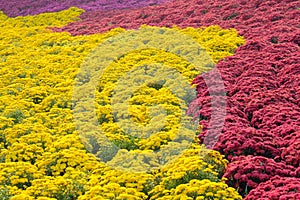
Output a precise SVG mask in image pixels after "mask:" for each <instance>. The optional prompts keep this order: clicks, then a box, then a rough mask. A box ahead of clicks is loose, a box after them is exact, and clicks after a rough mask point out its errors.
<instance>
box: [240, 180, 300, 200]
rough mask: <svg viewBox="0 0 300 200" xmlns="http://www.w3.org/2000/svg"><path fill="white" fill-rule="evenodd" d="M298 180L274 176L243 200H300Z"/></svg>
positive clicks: (299, 181)
mask: <svg viewBox="0 0 300 200" xmlns="http://www.w3.org/2000/svg"><path fill="white" fill-rule="evenodd" d="M299 190H300V180H299V179H297V178H289V177H280V176H274V177H273V178H271V179H270V180H269V181H267V182H265V183H261V184H260V185H259V186H258V187H257V188H256V189H254V190H252V191H251V192H250V193H249V194H248V195H247V197H246V198H245V200H257V199H258V198H257V197H260V198H259V199H260V200H270V199H272V200H290V199H300V194H299Z"/></svg>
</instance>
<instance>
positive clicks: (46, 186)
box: [0, 8, 244, 200]
mask: <svg viewBox="0 0 300 200" xmlns="http://www.w3.org/2000/svg"><path fill="white" fill-rule="evenodd" d="M82 12H83V10H81V9H77V8H70V9H68V10H64V11H61V12H57V13H46V14H40V15H35V16H26V17H17V18H9V17H7V16H6V15H4V14H3V13H1V15H0V19H1V20H0V29H1V33H0V38H1V39H0V43H1V49H0V53H1V57H0V75H1V82H0V84H1V89H0V110H1V117H0V148H1V153H0V160H1V163H0V182H1V186H0V194H1V198H2V199H15V200H18V199H40V200H42V199H48V200H50V199H82V200H83V199H149V198H152V199H156V197H157V198H158V197H162V196H164V195H163V194H164V193H166V194H167V193H168V195H171V194H174V195H175V193H176V195H180V193H182V195H183V196H184V194H185V193H186V191H185V190H182V189H180V185H182V187H186V186H191V187H192V188H193V190H196V188H201V186H200V185H202V183H203V184H204V185H205V187H204V188H202V190H199V191H197V194H196V193H194V192H191V194H188V196H190V197H192V198H193V197H195V196H199V198H200V199H201V197H205V198H206V196H207V195H208V196H207V198H208V199H209V198H211V197H212V196H216V197H217V196H221V197H224V199H226V198H229V196H233V197H234V198H235V199H240V198H241V197H240V196H239V195H238V193H237V192H236V191H235V190H234V189H233V188H230V187H228V186H227V185H226V184H225V183H224V179H222V175H223V173H224V171H225V168H226V166H227V161H226V160H225V159H224V157H223V156H222V155H221V154H220V153H218V152H216V151H211V150H207V149H205V148H204V147H203V146H200V145H198V144H197V143H195V142H194V143H193V145H192V146H191V147H190V148H187V147H188V146H187V145H188V144H189V143H188V141H185V142H184V140H185V137H190V133H188V134H186V135H185V132H184V131H183V134H181V136H180V137H182V138H180V139H181V140H182V141H183V144H180V143H179V142H176V140H175V141H173V139H174V138H176V136H177V135H178V128H179V124H180V123H179V122H180V121H179V119H180V116H182V114H181V113H180V112H181V108H180V106H179V105H180V100H179V99H177V98H176V96H175V95H174V94H172V92H171V91H170V90H169V89H167V88H165V87H164V84H172V82H171V80H167V81H166V82H165V83H163V84H160V85H159V84H157V83H156V82H157V81H158V80H154V82H153V84H147V85H144V86H142V87H141V88H140V90H137V91H134V94H133V96H132V97H131V98H130V101H129V107H130V109H129V114H130V117H131V119H132V121H133V123H136V124H137V125H139V126H147V124H148V125H149V124H153V123H154V122H153V120H152V121H151V115H150V117H149V114H151V112H152V111H153V110H151V109H150V106H152V105H153V104H156V105H160V106H161V107H162V108H163V109H164V110H165V111H166V114H167V115H166V120H165V123H161V124H159V120H157V122H156V123H158V124H156V125H157V126H161V127H162V129H161V130H160V129H159V131H157V130H154V131H153V130H152V132H151V127H149V129H150V132H151V133H153V134H151V136H150V139H147V138H142V139H139V138H135V137H133V136H131V135H130V134H125V132H124V131H122V129H120V127H119V126H117V125H116V123H114V121H113V119H114V116H113V112H112V105H111V102H110V100H111V97H110V96H111V93H112V92H113V91H114V90H113V88H114V86H117V85H118V84H119V86H120V89H123V88H122V83H118V82H117V81H116V80H118V79H119V78H120V75H122V73H123V72H122V71H121V69H124V70H129V69H131V67H132V66H138V65H142V64H145V63H146V62H145V60H146V58H147V57H149V55H150V54H151V55H152V57H150V58H151V59H150V62H161V63H165V64H166V65H170V66H172V68H174V70H178V71H179V72H180V73H181V74H183V75H184V77H187V79H188V82H189V83H191V82H192V80H193V78H194V77H195V76H196V75H197V74H198V73H199V71H197V70H195V66H192V65H190V64H188V63H187V61H185V60H183V59H182V58H178V57H176V56H174V55H171V54H170V53H167V52H163V51H159V50H142V51H139V52H132V53H131V54H127V55H125V56H124V57H123V58H120V59H118V60H116V61H115V62H114V63H113V64H112V65H111V66H110V67H109V68H107V73H106V74H104V76H103V77H102V79H101V81H100V82H99V85H98V89H97V93H96V100H95V102H96V108H97V116H98V120H99V126H100V127H102V128H103V130H105V131H104V134H105V135H107V137H108V138H109V139H110V140H111V142H113V143H115V144H116V146H118V147H119V148H120V149H119V150H118V152H116V153H117V154H116V155H117V156H116V157H115V158H114V159H112V160H110V161H109V162H110V163H104V162H101V161H99V159H98V158H97V155H104V154H103V152H101V151H100V152H99V149H97V148H94V149H93V147H94V146H93V144H97V142H99V141H101V140H97V136H95V138H93V137H94V135H92V134H91V135H90V136H91V138H90V139H91V140H90V141H86V140H87V139H88V137H83V138H82V137H80V135H79V134H78V133H77V131H76V128H75V126H74V124H73V113H72V109H73V106H74V105H73V104H74V102H73V100H72V92H73V85H74V82H75V77H76V75H77V72H78V70H79V68H80V65H81V63H82V62H83V61H84V59H85V58H86V57H87V56H88V55H89V53H90V52H91V50H92V49H94V48H95V47H96V46H97V45H99V44H100V43H101V42H102V41H104V40H105V39H106V38H109V37H112V36H114V35H117V34H119V33H123V32H125V30H124V29H121V28H118V29H114V30H111V31H109V32H107V33H103V34H94V35H89V36H71V34H69V33H67V32H63V33H55V32H53V31H51V30H49V29H48V27H53V26H56V27H60V26H64V25H66V24H67V23H69V22H71V21H74V20H77V19H78V18H77V17H78V16H79V15H80V14H81V13H82ZM143 28H145V27H141V30H142V29H143ZM173 29H174V30H176V31H179V32H181V33H183V34H186V35H189V36H191V37H193V38H194V39H195V40H196V41H198V42H199V44H200V45H201V46H203V47H204V48H205V49H206V50H207V52H208V54H209V55H210V56H211V57H212V58H213V61H214V62H215V63H216V62H217V61H218V60H219V59H221V58H223V57H225V56H228V55H232V54H233V53H234V49H235V48H237V47H238V46H240V45H242V44H243V43H244V39H243V38H242V37H240V36H238V34H237V31H236V30H234V29H228V30H225V29H221V28H220V27H218V26H212V27H207V28H199V29H193V28H187V29H179V28H178V27H174V28H173ZM214 44H215V45H214ZM167 58H168V59H167ZM148 62H149V61H148ZM130 66H131V67H130ZM114 68H115V69H116V70H113V69H114ZM211 68H212V66H203V67H202V68H200V69H201V70H202V71H201V72H205V71H207V70H209V69H211ZM137 73H139V71H137ZM140 78H142V79H143V78H147V77H145V76H144V75H143V74H141V77H140ZM160 78H164V77H157V79H160ZM168 81H169V82H168ZM124 84H125V82H124ZM127 84H131V82H130V81H129V82H128V83H127ZM125 89H126V88H125ZM178 92H179V94H180V91H178ZM151 96H153V98H150V97H151ZM158 108H160V107H159V106H158ZM185 109H187V108H185ZM154 111H155V110H154ZM85 117H86V118H88V117H89V116H85ZM154 125H155V123H154ZM84 128H85V129H86V131H87V133H86V134H87V135H88V134H89V132H88V131H89V128H90V127H88V126H87V127H84ZM200 129H201V127H200ZM192 134H193V137H194V136H196V133H192ZM162 136H164V137H162ZM193 137H192V139H194V138H193ZM94 139H95V140H94ZM84 144H85V145H84ZM89 145H90V146H89ZM181 145H182V146H181ZM176 148H183V149H185V148H187V149H186V150H185V151H183V153H182V155H179V157H178V156H177V155H176V154H174V153H172V151H176ZM87 149H89V150H91V153H89V152H88V151H87ZM157 149H165V151H162V153H161V154H159V153H158V154H157V155H156V156H157V158H158V159H160V164H161V163H163V164H164V166H163V168H158V169H160V170H158V169H157V170H149V171H147V172H139V173H138V172H135V173H132V172H128V171H126V170H123V169H117V168H112V167H110V166H111V165H109V164H112V165H114V166H117V165H119V164H120V166H121V165H125V166H123V167H128V166H126V165H129V167H131V168H132V167H136V169H140V168H147V167H148V166H146V165H147V164H149V165H150V166H158V167H160V165H159V164H157V163H147V162H145V160H147V159H148V160H149V159H150V158H151V156H153V152H154V150H157ZM201 152H202V153H201ZM104 153H105V152H104ZM168 153H170V155H167V154H168ZM124 158H126V159H129V162H128V163H126V162H124V160H125V159H124ZM171 158H172V159H171ZM173 158H174V162H167V161H169V160H173ZM164 159H166V160H167V161H166V160H164ZM130 161H132V162H130ZM139 161H141V163H139ZM134 169H135V168H134ZM178 187H179V189H178ZM174 190H176V192H175V191H174ZM208 191H209V192H208ZM206 193H208V194H206ZM209 196H210V197H209Z"/></svg>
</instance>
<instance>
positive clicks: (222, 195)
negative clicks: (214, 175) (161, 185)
mask: <svg viewBox="0 0 300 200" xmlns="http://www.w3.org/2000/svg"><path fill="white" fill-rule="evenodd" d="M153 199H154V198H153ZM155 199H158V200H169V199H170V200H171V199H172V200H173V199H176V200H177V199H178V200H180V199H186V200H210V199H222V200H241V199H242V197H241V196H240V195H238V194H237V193H236V191H235V189H234V188H230V187H228V185H226V184H225V183H222V182H212V181H210V180H207V179H203V180H197V179H192V180H190V181H189V182H188V183H187V184H181V185H179V186H177V187H176V188H174V189H171V190H169V191H164V196H163V197H159V198H155Z"/></svg>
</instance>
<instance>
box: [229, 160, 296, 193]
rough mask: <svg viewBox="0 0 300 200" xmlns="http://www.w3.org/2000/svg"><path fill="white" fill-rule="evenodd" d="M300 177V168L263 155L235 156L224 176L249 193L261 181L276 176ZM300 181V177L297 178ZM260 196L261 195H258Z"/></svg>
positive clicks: (233, 184) (232, 184) (241, 191)
mask: <svg viewBox="0 0 300 200" xmlns="http://www.w3.org/2000/svg"><path fill="white" fill-rule="evenodd" d="M276 175H277V176H280V177H298V178H299V177H300V169H298V170H297V169H296V168H295V167H293V166H290V165H286V163H285V162H276V161H274V160H273V159H270V158H265V157H263V156H238V157H234V158H233V159H232V161H231V163H230V164H229V165H228V167H227V170H226V173H225V174H224V177H226V178H227V179H228V184H229V185H230V186H234V187H235V188H239V192H240V193H242V194H247V193H248V192H249V191H250V190H251V189H253V188H256V187H257V186H258V185H259V184H260V183H263V182H266V181H268V180H270V179H271V178H272V177H274V176H276ZM297 180H298V181H300V179H297ZM256 197H259V196H256Z"/></svg>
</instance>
